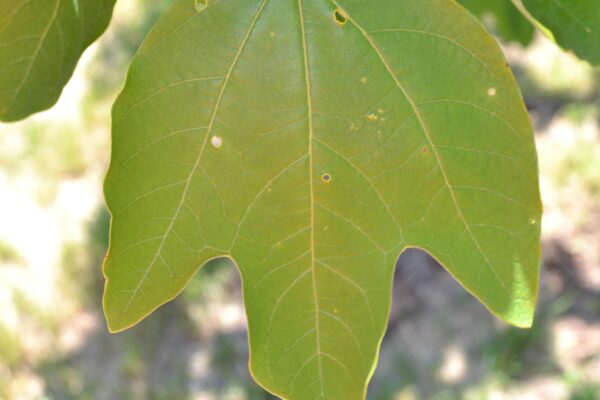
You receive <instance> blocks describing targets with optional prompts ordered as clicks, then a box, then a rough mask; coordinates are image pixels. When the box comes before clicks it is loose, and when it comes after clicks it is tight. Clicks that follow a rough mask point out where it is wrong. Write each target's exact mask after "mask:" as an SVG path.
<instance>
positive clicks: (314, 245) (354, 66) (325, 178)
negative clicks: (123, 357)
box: [104, 0, 541, 400]
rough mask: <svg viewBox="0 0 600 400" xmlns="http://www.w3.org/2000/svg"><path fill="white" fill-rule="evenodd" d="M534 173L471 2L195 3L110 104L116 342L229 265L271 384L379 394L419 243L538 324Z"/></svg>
mask: <svg viewBox="0 0 600 400" xmlns="http://www.w3.org/2000/svg"><path fill="white" fill-rule="evenodd" d="M536 163H537V162H536V152H535V147H534V141H533V134H532V130H531V127H530V123H529V120H528V116H527V113H526V110H525V108H524V106H523V102H522V100H521V97H520V94H519V90H518V88H517V86H516V84H515V81H514V79H513V77H512V75H511V72H510V70H509V69H508V67H507V66H506V63H505V60H504V58H503V56H502V54H501V52H500V50H499V49H498V47H497V45H496V43H495V42H494V40H493V39H492V38H491V37H490V36H489V35H488V34H487V33H486V32H485V31H484V29H483V28H482V27H481V25H480V24H479V22H478V21H477V20H476V18H474V17H473V16H471V15H470V14H469V13H468V12H467V11H466V10H464V9H463V8H462V7H461V6H459V5H457V4H456V3H455V2H454V0H421V1H412V0H411V1H408V0H406V1H400V0H375V1H363V0H215V1H209V2H208V4H207V5H204V4H198V5H196V4H195V2H194V1H193V0H179V1H177V2H176V3H175V4H174V6H173V7H172V8H171V9H170V11H168V12H167V14H166V15H165V16H164V17H163V18H162V20H161V21H159V22H158V24H157V26H156V27H155V28H154V30H153V31H152V32H151V33H150V35H149V37H148V38H147V39H146V42H145V43H144V44H143V46H142V48H141V49H140V51H139V53H138V55H137V57H136V59H135V60H134V62H133V65H132V67H131V70H130V73H129V76H128V79H127V83H126V86H125V89H124V90H123V93H122V94H121V96H120V97H119V99H118V101H117V103H116V104H115V107H114V112H113V154H112V161H111V167H110V171H109V173H108V176H107V179H106V186H105V190H106V199H107V203H108V206H109V208H110V211H111V213H112V215H113V222H112V231H111V244H110V250H109V254H108V257H107V260H106V263H105V268H104V272H105V275H106V277H107V280H108V281H107V286H106V292H105V298H104V307H105V311H106V315H107V318H108V323H109V327H110V329H111V330H112V331H120V330H123V329H126V328H128V327H130V326H132V325H133V324H135V323H137V322H138V321H140V320H141V319H142V318H144V317H145V316H147V315H148V314H149V313H150V312H152V311H153V310H154V309H155V308H156V307H158V306H160V305H161V304H163V303H165V302H167V301H169V300H171V299H173V298H174V297H175V296H176V295H177V294H178V293H179V292H180V291H181V290H182V289H183V288H184V286H185V285H186V283H187V282H188V281H189V280H190V279H191V278H192V277H193V275H194V274H195V273H196V272H197V270H198V268H200V267H201V266H202V265H203V264H204V263H205V262H206V261H207V260H210V259H212V258H215V257H221V256H226V257H231V258H232V259H233V260H234V261H235V262H236V263H237V265H238V267H239V270H240V272H241V276H242V280H243V292H244V301H245V305H246V311H247V316H248V324H249V338H250V349H251V359H250V367H251V371H252V373H253V376H254V377H255V378H256V380H257V381H258V382H259V383H260V384H261V385H262V386H264V387H265V388H267V389H268V390H269V391H271V392H273V393H275V394H277V395H278V396H280V397H282V398H285V399H290V400H314V399H332V400H333V399H340V400H353V399H362V398H364V396H365V392H366V386H367V382H368V380H369V378H370V376H371V374H372V373H373V370H374V367H375V364H376V360H377V352H378V348H379V344H380V341H381V338H382V336H383V333H384V330H385V327H386V323H387V319H388V314H389V310H390V296H391V284H392V274H393V271H394V266H395V263H396V260H397V258H398V257H399V255H400V253H401V252H402V251H403V250H404V249H406V248H407V247H419V248H422V249H424V250H426V251H427V252H429V253H430V254H431V255H433V256H434V257H436V258H437V259H438V260H439V261H440V262H441V263H442V264H443V265H444V266H445V267H446V268H447V270H448V271H449V272H450V273H451V274H452V275H453V276H454V277H455V278H456V279H457V280H458V281H459V282H460V283H461V284H462V285H463V286H464V287H465V288H466V289H467V290H468V291H470V292H471V293H473V294H474V295H475V296H476V297H477V298H479V300H481V302H482V303H483V304H485V305H486V306H487V307H488V308H489V309H490V310H491V311H492V312H493V313H495V314H496V315H498V316H500V317H501V318H503V319H505V320H507V321H508V322H510V323H513V324H515V325H518V326H529V325H530V324H531V321H532V316H533V310H534V305H535V301H536V294H537V281H538V270H539V267H538V263H539V235H540V213H541V209H540V208H541V207H540V200H539V191H538V180H537V164H536Z"/></svg>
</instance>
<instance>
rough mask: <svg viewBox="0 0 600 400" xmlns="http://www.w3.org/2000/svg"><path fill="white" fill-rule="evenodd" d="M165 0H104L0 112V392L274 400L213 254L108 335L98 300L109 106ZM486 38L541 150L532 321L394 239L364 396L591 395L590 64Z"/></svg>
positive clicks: (596, 340)
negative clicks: (44, 83)
mask: <svg viewBox="0 0 600 400" xmlns="http://www.w3.org/2000/svg"><path fill="white" fill-rule="evenodd" d="M168 3H169V1H168V0H156V1H151V2H144V1H142V0H130V1H123V2H118V5H117V9H116V10H115V16H114V20H113V21H112V23H111V26H110V28H109V30H108V32H107V33H106V34H105V35H104V36H103V37H102V38H101V40H100V41H99V42H98V43H97V44H95V45H94V46H93V47H92V48H91V49H89V50H88V51H87V52H86V53H85V55H84V58H83V59H82V61H81V62H80V64H79V66H78V68H77V71H76V73H75V76H74V77H73V79H72V80H71V82H70V83H69V85H68V86H67V88H66V90H65V92H64V93H63V96H62V97H61V100H60V102H59V103H58V104H57V105H56V106H55V107H54V108H53V109H52V110H50V111H47V112H44V113H41V114H38V115H36V116H34V117H33V118H30V119H28V120H27V121H25V122H21V123H17V124H10V125H2V124H0V310H1V311H0V400H30V399H36V400H37V399H52V400H62V399H65V400H67V399H77V400H80V399H81V400H85V399H94V400H116V399H119V400H129V399H132V400H134V399H135V400H137V399H140V400H142V399H143V400H146V399H149V400H161V399H169V400H173V399H174V400H179V399H182V400H184V399H190V400H221V399H222V400H245V399H248V400H254V399H258V400H260V399H274V397H272V396H270V395H269V394H267V393H265V392H264V391H263V390H261V389H260V388H259V387H258V386H257V385H256V384H255V383H254V382H253V381H252V379H251V378H250V376H249V373H248V370H247V358H248V347H247V341H246V321H245V315H244V310H243V305H242V301H241V292H240V279H239V276H238V273H237V270H236V269H235V268H234V267H233V266H231V265H229V264H228V262H226V261H216V262H213V263H212V264H210V265H208V266H206V267H204V268H203V269H202V270H201V272H200V273H199V274H198V276H197V277H196V278H195V279H194V280H193V281H192V282H191V284H190V285H189V287H188V288H187V289H186V290H185V292H184V293H183V295H182V296H180V297H179V298H177V299H176V300H175V301H173V302H171V303H170V304H168V305H166V306H165V307H162V308H161V309H159V310H158V311H157V312H155V313H154V314H153V315H152V316H151V317H149V318H148V319H146V320H145V321H144V322H142V323H141V324H140V325H138V326H136V327H135V328H133V329H131V330H129V331H127V332H125V333H121V334H116V335H111V334H108V333H107V329H106V326H105V322H104V318H103V315H102V311H101V297H102V285H103V277H102V273H101V269H100V268H101V264H102V260H103V257H104V252H105V249H106V246H107V236H108V227H109V216H108V213H107V212H106V210H105V207H104V202H103V198H102V181H103V177H104V173H105V171H106V168H107V165H108V161H109V157H110V107H111V105H112V103H113V101H114V99H115V97H116V96H117V94H118V92H119V90H120V88H121V86H122V84H123V81H124V78H125V74H126V70H127V66H128V64H129V63H130V61H131V58H132V57H133V54H134V52H135V49H136V48H137V46H138V45H139V43H140V42H141V40H142V39H143V37H144V36H145V34H146V32H147V31H148V29H149V28H150V27H151V26H152V24H153V23H154V22H155V21H156V19H157V18H158V16H159V15H160V14H161V12H162V11H163V10H164V9H165V8H166V7H167V6H168ZM492 23H493V21H492ZM503 47H504V50H505V52H506V55H507V57H508V59H509V62H510V64H511V66H512V67H513V69H514V72H515V75H516V76H517V79H518V80H519V83H520V85H521V87H522V90H523V94H524V96H525V100H526V103H527V106H528V108H529V110H530V112H531V116H532V119H533V123H534V127H535V130H536V140H537V146H538V151H539V157H540V168H541V185H542V193H543V198H544V207H545V215H544V219H543V229H544V235H543V264H544V265H543V269H542V274H541V290H540V301H539V306H538V310H537V318H536V322H535V325H534V326H533V328H532V329H530V330H519V329H516V328H512V327H509V326H507V325H505V324H503V323H501V322H500V321H498V320H496V319H494V318H493V317H492V316H491V315H490V314H489V313H488V312H487V311H486V310H485V309H484V308H483V306H481V305H480V304H479V303H478V302H477V301H476V300H475V299H474V298H472V297H471V296H470V295H468V294H467V293H466V292H465V291H464V290H463V289H462V288H461V287H460V286H459V285H458V284H457V283H455V282H454V281H453V280H452V278H451V277H450V276H449V275H448V274H447V273H446V272H445V271H444V270H443V269H442V268H441V267H440V266H438V265H436V263H435V262H434V261H433V260H431V259H430V258H429V257H428V256H426V255H424V254H423V253H420V252H418V251H409V252H407V253H405V254H404V255H403V256H402V257H401V259H400V261H399V266H398V268H397V271H396V276H395V285H394V304H393V309H392V315H391V319H390V324H389V328H388V331H387V334H386V337H385V339H384V341H383V345H382V346H383V347H382V351H381V359H380V363H379V366H378V368H377V371H376V373H375V376H374V378H373V381H372V383H371V386H370V391H369V400H411V399H437V400H442V399H443V400H450V399H467V400H469V399H474V400H475V399H491V400H502V399H519V400H521V399H543V400H560V399H569V400H597V399H600V71H599V70H593V69H592V68H591V67H590V66H589V65H588V64H586V63H584V62H581V61H578V60H577V59H576V58H575V57H574V56H572V55H571V54H568V53H565V52H563V51H561V50H560V49H558V48H557V47H555V46H554V45H553V44H552V43H550V42H549V41H548V40H546V39H544V38H542V37H540V36H539V35H537V36H535V37H534V39H533V42H532V43H531V44H530V45H529V46H528V47H527V48H524V47H523V46H521V45H519V44H503Z"/></svg>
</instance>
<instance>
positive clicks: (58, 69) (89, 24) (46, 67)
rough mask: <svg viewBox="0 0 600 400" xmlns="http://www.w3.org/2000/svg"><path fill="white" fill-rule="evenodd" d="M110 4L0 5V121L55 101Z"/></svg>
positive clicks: (111, 0)
mask: <svg viewBox="0 0 600 400" xmlns="http://www.w3.org/2000/svg"><path fill="white" fill-rule="evenodd" d="M114 4H115V0H75V1H71V0H68V1H65V0H0V120H3V121H17V120H20V119H23V118H25V117H27V116H29V115H30V114H33V113H35V112H38V111H42V110H45V109H47V108H49V107H51V106H52V105H54V103H56V101H57V100H58V98H59V96H60V94H61V92H62V89H63V87H64V85H65V84H66V83H67V81H68V80H69V78H70V77H71V75H72V74H73V70H74V69H75V66H76V65H77V61H78V60H79V57H80V56H81V53H83V51H84V50H85V49H86V48H87V47H88V46H89V45H90V44H91V43H92V42H93V41H94V40H96V38H97V37H98V36H100V34H101V33H102V32H103V31H104V30H105V29H106V27H107V25H108V22H109V21H110V17H111V15H112V9H113V6H114Z"/></svg>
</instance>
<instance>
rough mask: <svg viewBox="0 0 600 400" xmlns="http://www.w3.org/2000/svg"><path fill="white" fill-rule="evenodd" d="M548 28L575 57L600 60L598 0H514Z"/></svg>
mask: <svg viewBox="0 0 600 400" xmlns="http://www.w3.org/2000/svg"><path fill="white" fill-rule="evenodd" d="M513 1H515V2H522V4H523V5H524V6H525V7H526V8H527V10H528V11H529V13H530V14H531V15H532V16H533V17H534V18H536V19H537V20H538V21H539V22H540V23H541V24H542V25H544V26H545V27H546V28H548V29H549V30H550V31H551V32H552V35H553V36H554V39H555V40H556V42H557V43H558V44H559V45H560V46H562V47H564V48H566V49H570V50H573V52H574V53H575V54H577V56H578V57H580V58H582V59H584V60H587V61H589V62H590V63H592V64H595V65H598V64H600V1H598V0H513Z"/></svg>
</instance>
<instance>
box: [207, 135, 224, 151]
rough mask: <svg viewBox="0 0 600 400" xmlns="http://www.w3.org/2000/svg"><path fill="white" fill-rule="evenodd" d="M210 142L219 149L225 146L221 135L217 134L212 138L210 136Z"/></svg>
mask: <svg viewBox="0 0 600 400" xmlns="http://www.w3.org/2000/svg"><path fill="white" fill-rule="evenodd" d="M210 144H212V147H214V148H215V149H218V148H220V147H221V146H223V139H221V136H216V135H215V136H213V137H212V138H210Z"/></svg>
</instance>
